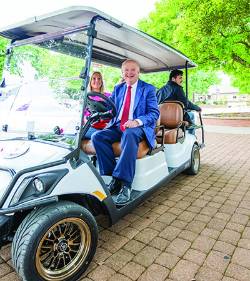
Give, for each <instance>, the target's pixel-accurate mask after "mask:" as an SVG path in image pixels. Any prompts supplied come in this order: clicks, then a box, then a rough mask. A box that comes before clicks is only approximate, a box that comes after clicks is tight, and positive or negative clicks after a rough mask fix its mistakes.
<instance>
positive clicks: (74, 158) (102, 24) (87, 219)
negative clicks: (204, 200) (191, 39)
mask: <svg viewBox="0 0 250 281" xmlns="http://www.w3.org/2000/svg"><path fill="white" fill-rule="evenodd" d="M0 34H1V36H4V37H6V38H8V39H11V43H10V45H9V46H8V48H7V53H6V55H7V56H6V64H5V65H6V66H5V70H4V79H5V91H7V89H8V87H10V88H11V89H15V90H14V91H13V90H12V91H10V92H9V93H8V92H7V93H6V95H5V99H4V100H1V101H0V103H2V104H0V109H1V110H0V112H1V114H2V116H1V117H0V122H1V123H2V124H1V125H2V128H3V131H2V132H1V133H0V204H1V206H0V244H1V246H2V245H4V244H5V243H8V242H10V241H12V261H13V265H14V267H15V269H16V271H17V273H18V274H19V276H20V277H21V278H22V280H25V281H30V280H32V281H35V280H57V281H58V280H71V281H72V280H78V279H79V278H80V276H81V275H82V274H83V272H84V271H85V270H86V269H87V267H88V266H89V264H90V262H91V260H92V258H93V256H94V254H95V251H96V247H97V241H98V229H97V223H96V219H95V217H96V216H98V215H99V214H105V215H107V217H108V218H109V222H110V225H111V224H114V223H116V222H117V221H118V220H119V219H120V218H121V217H122V216H124V215H126V214H128V213H129V212H130V211H131V210H132V209H133V208H135V207H136V206H138V205H139V204H140V203H141V202H143V201H144V200H145V199H146V198H147V197H148V196H150V195H151V194H152V193H153V192H154V191H155V190H156V189H157V188H159V187H160V186H161V185H162V184H163V183H164V184H165V183H167V182H168V181H170V180H171V179H172V178H173V177H175V176H176V175H178V174H179V173H181V172H183V171H186V172H187V173H189V174H197V173H198V171H199V166H200V154H199V150H200V148H201V147H202V146H203V145H204V134H203V128H202V141H198V138H197V137H196V136H195V135H193V134H190V133H189V132H188V130H187V128H186V124H185V122H183V106H182V104H180V103H178V102H168V103H165V104H162V105H161V106H160V112H161V117H160V120H159V126H157V128H156V135H157V137H156V145H155V148H154V149H153V150H150V149H149V148H148V146H147V143H146V142H145V141H143V142H141V143H140V147H139V151H138V159H137V162H136V174H135V178H134V181H133V186H132V195H131V196H132V199H131V201H130V202H129V203H127V204H126V205H125V206H122V207H121V206H116V205H115V203H114V202H115V200H114V199H115V196H116V195H111V194H110V192H109V190H108V188H107V185H106V184H107V183H108V182H109V181H110V180H111V178H110V177H107V176H101V175H100V173H99V168H98V161H97V159H96V156H95V151H94V148H93V146H92V144H91V141H86V140H85V141H82V136H84V135H85V133H86V132H87V130H88V128H89V127H90V126H91V124H93V123H94V122H97V121H98V120H100V119H103V118H110V117H115V115H116V108H115V106H114V104H113V103H112V101H111V100H110V99H108V98H105V97H104V96H103V95H100V94H98V93H93V92H91V93H88V90H87V85H88V82H89V73H90V67H91V63H92V62H96V63H99V64H104V65H109V66H114V67H119V68H120V66H121V64H122V62H123V61H124V60H125V59H127V58H131V59H135V60H136V61H138V62H139V64H140V66H141V71H142V72H144V73H150V72H159V71H167V70H171V69H174V68H179V69H180V68H184V69H186V73H187V70H188V68H191V67H194V66H195V64H194V63H193V62H192V61H191V60H189V59H188V58H187V57H186V56H185V55H183V54H181V53H180V52H178V51H177V50H175V49H173V48H171V47H169V46H168V45H166V44H164V43H162V42H160V41H158V40H156V39H155V38H153V37H150V36H149V35H147V34H145V33H143V32H140V31H138V30H136V29H134V28H132V27H129V26H127V25H125V24H123V23H121V22H120V21H118V20H116V19H114V18H111V17H110V16H108V15H106V14H104V13H102V12H100V11H98V10H96V9H93V8H89V7H70V8H68V9H64V10H60V11H57V12H54V13H52V14H48V15H44V16H40V17H34V18H30V19H29V20H27V21H25V22H22V23H20V24H16V25H13V26H9V27H7V28H4V29H1V30H0ZM46 63H47V66H48V67H44V66H45V65H46ZM34 66H35V67H34ZM66 67H67V69H68V71H65V69H66ZM77 68H79V73H80V75H79V76H78V77H73V78H72V72H71V71H72V69H77ZM58 73H59V74H60V73H64V74H65V73H66V74H67V75H66V74H65V75H64V77H58V76H56V74H58ZM186 77H187V75H186ZM93 96H99V98H100V99H101V101H100V100H99V101H96V99H92V97H93ZM86 107H88V108H90V109H91V115H90V117H89V119H88V121H87V122H86V123H84V124H83V121H82V120H83V112H84V109H85V108H86ZM4 110H5V113H4V114H3V113H2V112H4ZM200 121H201V118H200ZM201 127H202V122H201ZM113 148H114V152H115V153H116V155H117V157H119V153H120V150H121V148H120V146H119V143H115V144H113Z"/></svg>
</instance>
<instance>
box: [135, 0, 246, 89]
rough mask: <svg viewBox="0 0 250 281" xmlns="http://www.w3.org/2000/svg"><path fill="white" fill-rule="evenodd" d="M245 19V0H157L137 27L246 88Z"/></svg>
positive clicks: (205, 67) (204, 68)
mask: <svg viewBox="0 0 250 281" xmlns="http://www.w3.org/2000/svg"><path fill="white" fill-rule="evenodd" d="M249 19H250V16H249V1H248V0H208V1H198V0H174V1H171V0H161V1H159V2H157V3H156V5H155V10H154V11H153V12H151V13H150V15H149V17H148V18H145V19H143V20H141V21H140V22H139V28H140V29H142V30H143V31H145V32H147V33H149V34H151V35H153V36H155V37H156V38H158V39H160V40H162V41H163V42H165V43H168V44H170V45H172V46H174V47H176V48H177V49H179V50H180V51H182V52H184V53H185V54H186V55H187V56H189V57H191V58H192V59H193V60H194V61H195V62H197V63H198V65H199V68H200V69H202V70H203V71H205V70H207V69H211V68H212V69H213V70H223V71H224V72H226V73H227V74H229V75H230V76H231V77H232V78H233V84H234V85H235V86H238V87H239V88H240V90H241V91H242V92H250V89H249V82H248V81H249V79H250V72H249V66H250V56H249V46H250V42H249V41H250V40H249V39H250V37H249V31H250V25H249ZM203 74H204V73H203Z"/></svg>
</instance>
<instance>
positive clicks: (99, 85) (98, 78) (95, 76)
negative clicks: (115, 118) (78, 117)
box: [83, 71, 111, 139]
mask: <svg viewBox="0 0 250 281" xmlns="http://www.w3.org/2000/svg"><path fill="white" fill-rule="evenodd" d="M89 89H90V91H91V92H97V93H101V94H103V95H105V96H106V97H110V96H111V93H107V92H104V83H103V78H102V74H101V72H99V71H95V72H93V73H92V75H91V78H90V82H89ZM92 99H94V100H101V99H100V98H99V97H92ZM90 114H91V113H90V111H89V110H88V108H87V109H85V111H84V123H86V121H87V119H88V117H89V116H90ZM109 121H110V119H105V120H100V121H99V122H96V123H94V124H92V125H91V127H90V128H89V130H88V131H87V133H86V134H85V136H84V138H83V139H91V136H92V135H93V134H94V133H95V132H96V131H99V130H102V129H104V128H105V127H106V126H107V123H108V122H109Z"/></svg>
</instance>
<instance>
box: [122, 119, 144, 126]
mask: <svg viewBox="0 0 250 281" xmlns="http://www.w3.org/2000/svg"><path fill="white" fill-rule="evenodd" d="M138 126H140V124H139V122H138V121H136V120H128V121H127V122H126V123H124V127H125V128H135V127H138Z"/></svg>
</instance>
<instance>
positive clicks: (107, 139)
mask: <svg viewBox="0 0 250 281" xmlns="http://www.w3.org/2000/svg"><path fill="white" fill-rule="evenodd" d="M121 135H122V132H121V131H120V129H119V128H110V129H104V130H101V131H98V132H96V133H94V134H93V135H92V137H91V140H92V142H93V145H94V147H95V150H96V156H97V160H98V164H99V171H100V174H101V175H112V173H113V170H114V168H115V165H116V161H115V155H114V152H113V149H112V143H114V142H116V141H120V139H121Z"/></svg>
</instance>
